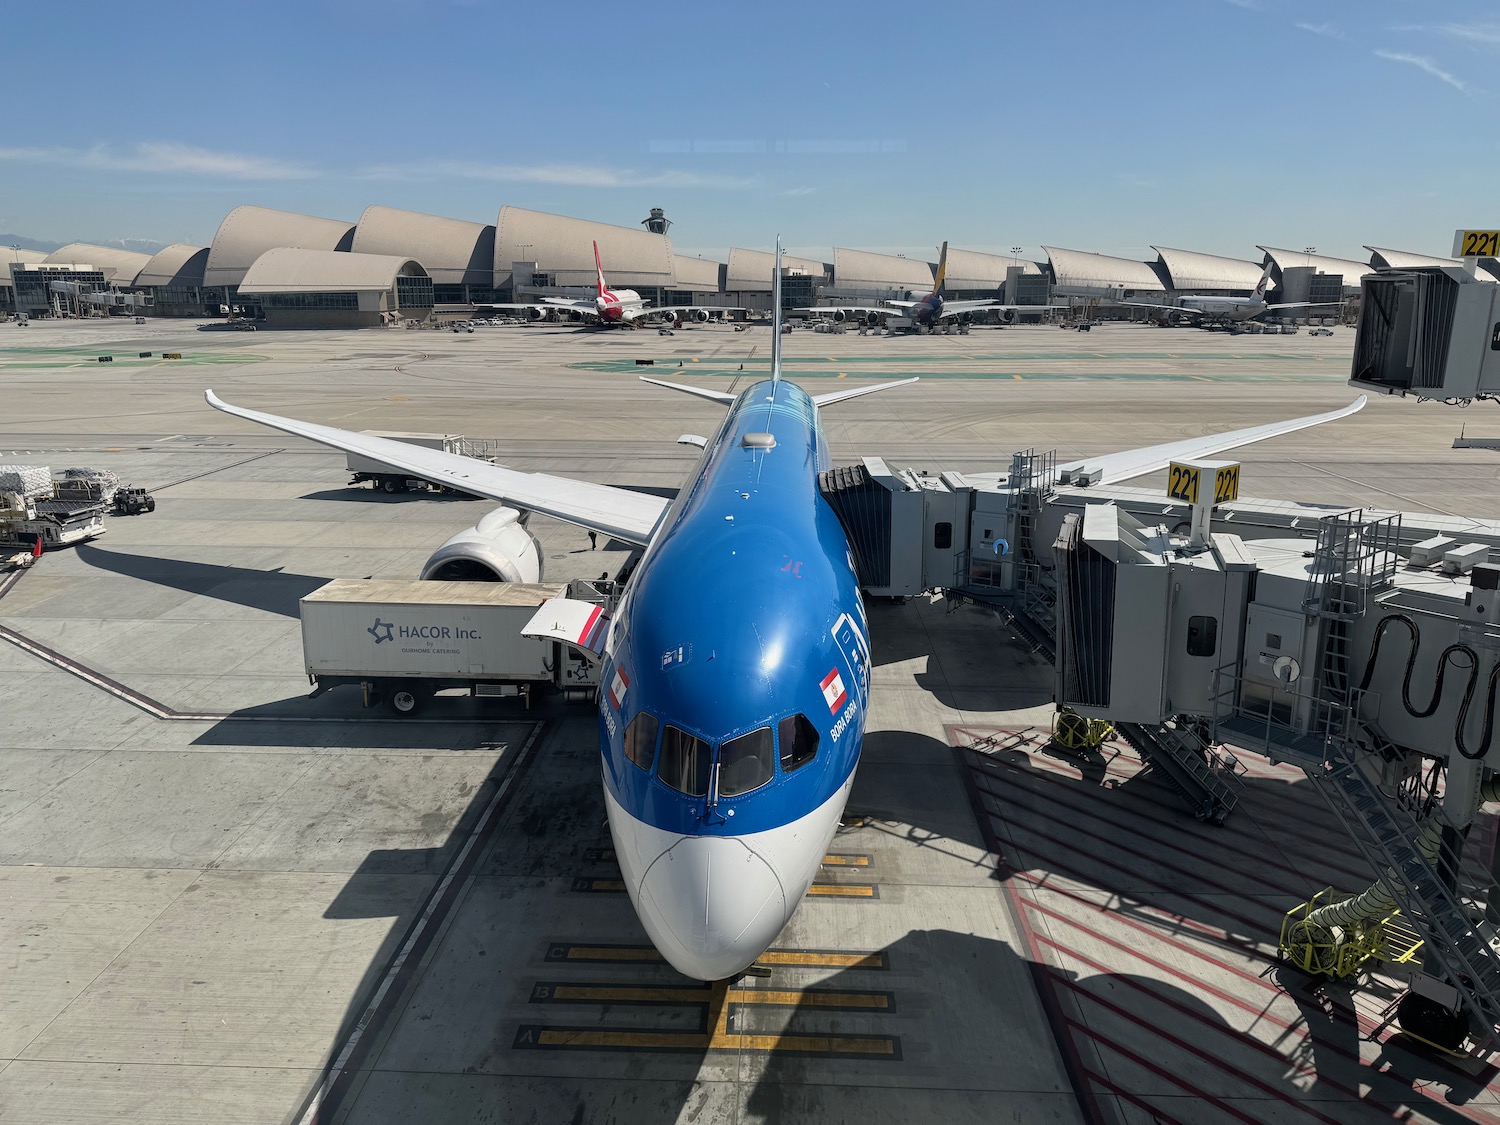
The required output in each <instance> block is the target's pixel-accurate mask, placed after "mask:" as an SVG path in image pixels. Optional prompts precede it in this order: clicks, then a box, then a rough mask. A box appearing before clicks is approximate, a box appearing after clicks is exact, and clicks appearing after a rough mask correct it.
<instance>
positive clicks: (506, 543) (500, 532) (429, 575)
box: [422, 508, 542, 582]
mask: <svg viewBox="0 0 1500 1125" xmlns="http://www.w3.org/2000/svg"><path fill="white" fill-rule="evenodd" d="M541 577H542V552H541V548H540V547H539V546H538V545H537V541H536V539H535V538H534V537H533V536H532V534H531V533H530V532H529V531H527V530H526V526H525V524H524V523H523V522H522V517H521V513H520V512H518V511H516V509H514V508H496V509H495V510H494V511H493V512H491V513H490V514H489V515H487V516H485V517H484V519H482V520H480V521H479V522H478V523H477V524H475V525H474V526H473V527H471V528H468V529H467V530H464V531H460V532H459V533H458V534H457V535H455V536H454V537H453V538H452V539H449V540H448V541H447V542H446V543H444V544H443V545H442V546H441V547H439V548H438V549H437V550H436V551H434V552H432V557H431V558H429V559H428V560H427V561H426V562H425V563H424V564H422V579H423V581H427V582H538V581H540V580H541Z"/></svg>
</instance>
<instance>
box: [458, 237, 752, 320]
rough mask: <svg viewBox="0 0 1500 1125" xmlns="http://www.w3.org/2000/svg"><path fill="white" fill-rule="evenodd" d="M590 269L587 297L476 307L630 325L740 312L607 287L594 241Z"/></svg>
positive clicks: (544, 298) (479, 304)
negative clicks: (593, 279)
mask: <svg viewBox="0 0 1500 1125" xmlns="http://www.w3.org/2000/svg"><path fill="white" fill-rule="evenodd" d="M594 270H595V272H596V273H597V275H598V282H597V284H598V289H597V291H596V292H595V294H594V296H593V298H592V299H591V300H582V299H577V300H575V299H572V298H568V297H541V298H538V299H537V300H536V301H533V302H521V303H516V304H488V303H485V302H483V301H480V302H476V303H475V305H474V308H475V309H476V310H483V309H523V310H525V311H527V312H529V313H530V314H531V315H533V316H535V317H538V318H540V317H544V316H546V315H548V314H549V313H569V314H576V315H579V316H583V317H586V318H588V319H590V320H596V321H597V322H598V323H600V324H603V325H624V326H631V325H634V324H636V323H637V322H639V321H640V320H642V319H644V318H647V317H656V318H660V319H663V320H674V319H676V318H677V317H679V316H687V317H691V318H693V319H695V320H700V321H706V320H708V319H709V317H710V316H712V315H713V314H714V313H736V312H744V311H745V310H744V309H743V308H739V307H732V306H727V305H651V304H648V303H647V301H646V299H645V298H644V297H642V296H641V295H640V294H639V293H637V292H636V291H635V290H634V289H611V288H610V287H609V285H608V284H607V283H606V282H605V280H604V263H603V261H601V259H600V257H599V243H597V242H595V243H594Z"/></svg>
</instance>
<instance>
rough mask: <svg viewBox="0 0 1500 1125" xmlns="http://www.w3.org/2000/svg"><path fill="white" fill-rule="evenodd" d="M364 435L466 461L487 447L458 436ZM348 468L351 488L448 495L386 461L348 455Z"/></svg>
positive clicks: (401, 432)
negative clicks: (365, 486)
mask: <svg viewBox="0 0 1500 1125" xmlns="http://www.w3.org/2000/svg"><path fill="white" fill-rule="evenodd" d="M361 433H364V434H367V435H369V436H370V437H378V438H386V439H388V440H390V441H401V442H405V443H406V444H407V445H416V446H420V447H421V448H423V449H436V450H439V451H440V452H443V453H456V454H458V455H460V456H463V457H473V456H475V454H476V447H478V446H480V445H482V444H483V443H479V442H472V441H468V440H466V439H464V438H463V437H460V436H459V435H458V434H418V433H411V432H409V431H406V430H362V431H361ZM479 459H480V460H489V458H487V457H480V458H479ZM345 464H346V465H347V466H348V469H349V476H350V480H349V483H350V484H365V483H370V484H373V485H374V486H375V487H376V488H378V489H381V490H382V491H385V492H426V491H429V490H431V491H434V492H443V491H446V489H445V488H444V487H443V486H442V485H438V484H433V483H432V482H431V481H429V480H424V479H423V478H421V477H417V476H413V475H412V474H411V473H408V472H407V471H406V470H405V469H398V468H396V467H395V466H394V465H387V464H386V463H385V462H384V461H377V460H376V459H375V458H373V457H366V456H365V455H364V454H362V453H350V454H348V457H347V460H346V462H345Z"/></svg>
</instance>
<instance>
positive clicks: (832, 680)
mask: <svg viewBox="0 0 1500 1125" xmlns="http://www.w3.org/2000/svg"><path fill="white" fill-rule="evenodd" d="M818 686H819V687H821V688H822V689H823V698H824V699H825V700H827V701H828V711H829V714H832V715H837V714H838V713H839V708H840V707H842V706H843V705H844V702H845V700H847V699H848V698H849V693H848V692H846V691H845V690H844V680H843V677H841V676H840V675H839V670H838V669H837V668H834V669H833V670H831V671H830V672H829V673H828V675H826V676H824V677H823V682H822V683H821V684H819V685H818Z"/></svg>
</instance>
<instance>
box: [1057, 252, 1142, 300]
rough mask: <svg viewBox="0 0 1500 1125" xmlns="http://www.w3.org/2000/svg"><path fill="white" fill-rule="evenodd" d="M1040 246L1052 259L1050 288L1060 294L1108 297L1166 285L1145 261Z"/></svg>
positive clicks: (1063, 295)
mask: <svg viewBox="0 0 1500 1125" xmlns="http://www.w3.org/2000/svg"><path fill="white" fill-rule="evenodd" d="M1042 249H1043V250H1044V251H1046V253H1047V260H1048V261H1049V262H1051V263H1052V283H1053V289H1054V290H1055V291H1056V293H1057V295H1058V296H1060V297H1069V296H1074V297H1110V296H1114V295H1115V294H1116V293H1118V292H1119V291H1120V290H1130V291H1134V292H1137V293H1164V292H1166V288H1167V287H1166V286H1165V285H1164V284H1163V283H1162V280H1161V278H1160V276H1158V275H1157V272H1156V270H1154V269H1152V268H1151V265H1150V263H1149V262H1137V261H1136V260H1135V259H1133V258H1112V257H1110V256H1109V255H1107V254H1090V253H1088V252H1087V251H1085V250H1065V249H1063V248H1062V247H1061V246H1043V247H1042Z"/></svg>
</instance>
